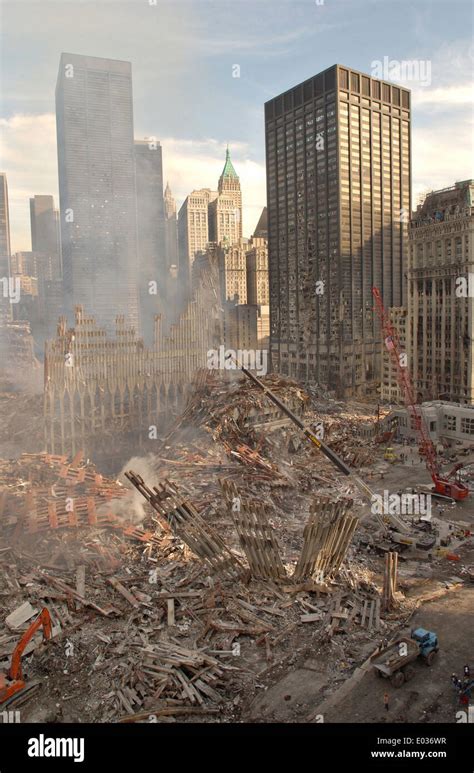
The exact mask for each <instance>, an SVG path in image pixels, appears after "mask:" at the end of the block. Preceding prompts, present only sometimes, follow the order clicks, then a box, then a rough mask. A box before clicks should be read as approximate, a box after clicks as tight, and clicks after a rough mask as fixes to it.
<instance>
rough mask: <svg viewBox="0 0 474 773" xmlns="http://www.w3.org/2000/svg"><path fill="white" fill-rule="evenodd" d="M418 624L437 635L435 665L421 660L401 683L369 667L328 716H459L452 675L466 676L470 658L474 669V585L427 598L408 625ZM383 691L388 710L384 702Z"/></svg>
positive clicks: (434, 718)
mask: <svg viewBox="0 0 474 773" xmlns="http://www.w3.org/2000/svg"><path fill="white" fill-rule="evenodd" d="M418 626H422V627H423V628H427V629H428V630H431V631H434V632H435V633H436V634H437V636H438V639H439V644H440V650H439V652H438V655H437V658H436V660H435V663H434V665H433V666H431V667H428V666H426V665H425V664H424V662H423V661H421V660H418V661H417V662H416V663H415V667H416V675H415V676H414V677H413V679H412V680H411V681H410V682H408V683H406V684H404V685H403V686H402V687H400V688H398V689H397V688H394V687H392V686H391V684H390V682H389V681H388V680H386V679H380V678H378V677H377V675H376V674H375V673H374V671H373V669H372V668H370V669H369V670H368V671H367V673H366V674H365V675H364V677H363V678H362V680H361V681H360V682H359V683H358V684H356V685H355V686H354V688H353V689H352V690H351V691H350V692H349V694H348V695H345V696H344V697H343V698H342V699H341V701H339V702H337V703H335V704H334V705H333V706H332V708H331V709H329V710H328V711H325V712H324V721H325V722H456V718H455V715H456V711H459V709H460V708H461V707H460V706H459V704H458V702H457V700H456V698H455V695H454V691H453V689H452V687H451V682H450V676H451V674H452V673H456V674H458V675H459V676H460V677H462V670H463V666H464V664H466V663H469V664H470V666H471V670H474V585H473V584H471V585H464V586H463V587H462V588H461V589H459V590H457V591H451V592H448V593H447V594H446V595H444V596H443V597H441V598H439V599H436V600H435V601H430V602H428V603H426V604H424V605H423V606H422V607H420V609H418V610H417V612H416V613H415V615H414V616H413V618H412V620H411V621H410V627H418ZM385 692H387V693H388V695H389V711H388V712H386V710H385V708H384V705H383V696H384V693H385ZM315 710H316V708H315Z"/></svg>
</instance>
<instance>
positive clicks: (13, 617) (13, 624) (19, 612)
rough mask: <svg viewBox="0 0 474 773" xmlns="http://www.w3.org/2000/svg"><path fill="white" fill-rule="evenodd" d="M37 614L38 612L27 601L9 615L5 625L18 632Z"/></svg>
mask: <svg viewBox="0 0 474 773" xmlns="http://www.w3.org/2000/svg"><path fill="white" fill-rule="evenodd" d="M37 613H38V610H37V609H34V607H32V606H31V604H30V602H29V601H25V603H24V604H21V605H20V606H19V607H17V608H16V609H15V610H13V612H10V614H9V615H7V617H6V618H5V623H6V624H7V625H8V627H9V628H11V629H12V630H14V631H16V630H17V629H18V628H21V627H22V625H23V624H24V623H26V621H27V620H30V619H31V618H32V617H33V616H34V615H36V614H37Z"/></svg>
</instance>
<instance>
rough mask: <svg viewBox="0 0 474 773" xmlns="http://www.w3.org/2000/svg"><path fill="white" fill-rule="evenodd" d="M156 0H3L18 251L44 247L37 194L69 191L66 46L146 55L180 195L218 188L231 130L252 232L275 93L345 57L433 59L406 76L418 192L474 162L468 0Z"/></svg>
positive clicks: (8, 148) (149, 95)
mask: <svg viewBox="0 0 474 773" xmlns="http://www.w3.org/2000/svg"><path fill="white" fill-rule="evenodd" d="M150 2H153V0H150V1H149V0H129V1H127V2H116V1H115V0H99V2H94V3H91V2H82V1H81V0H57V2H49V0H41V1H40V0H34V1H33V2H31V1H30V0H8V1H7V2H5V1H2V2H1V3H0V24H1V27H2V33H3V41H4V42H3V48H2V60H1V73H0V77H1V81H0V93H1V100H2V106H1V108H2V109H1V118H0V133H1V147H2V150H1V161H0V171H2V172H5V173H6V174H7V179H8V187H9V196H10V226H11V241H12V250H13V251H19V250H28V249H30V248H31V242H30V226H29V198H30V197H32V196H34V195H35V194H52V195H53V196H54V197H55V203H56V206H58V204H59V197H58V179H57V155H56V130H55V116H54V89H55V83H56V74H57V68H58V64H59V59H60V55H61V53H62V52H64V51H68V52H72V53H78V54H86V55H90V56H98V57H109V58H112V59H122V60H126V61H130V62H131V63H132V74H133V94H134V125H135V137H136V139H143V138H144V137H150V136H154V137H156V138H157V139H158V140H160V142H161V144H162V147H163V171H164V181H165V183H166V180H169V183H170V186H171V189H172V192H173V195H174V197H175V198H176V201H177V205H178V208H179V207H180V205H181V203H182V202H183V200H184V198H185V197H186V195H187V194H188V193H190V192H191V191H192V190H193V189H194V188H202V187H209V188H213V189H214V188H215V186H216V184H217V179H218V177H219V175H220V173H221V171H222V166H223V163H224V159H225V149H226V145H227V143H229V146H230V149H231V154H232V160H233V163H234V166H235V168H236V171H237V173H238V174H239V177H240V180H241V185H242V199H243V232H244V236H250V235H251V233H252V232H253V230H254V228H255V225H256V223H257V221H258V218H259V216H260V213H261V210H262V208H263V207H264V206H265V204H266V195H265V159H264V122H263V104H264V102H265V101H267V100H269V99H271V98H272V97H273V96H275V95H277V94H279V93H281V92H282V91H284V90H286V89H289V88H291V87H292V86H294V85H295V84H297V83H299V82H301V81H303V80H305V79H306V78H308V77H311V76H312V75H315V74H316V73H317V72H319V71H321V70H324V69H326V68H327V67H329V66H331V65H333V64H335V63H341V64H345V65H348V66H350V67H353V68H355V69H358V70H361V71H363V72H367V73H369V74H370V72H371V69H372V68H373V63H374V61H380V62H383V60H384V58H385V57H388V59H389V60H398V61H402V60H410V61H412V60H422V61H425V62H426V61H429V62H430V67H431V83H430V84H426V85H423V84H421V83H417V82H411V81H410V80H403V79H398V82H401V83H402V84H404V85H405V86H407V87H408V88H410V89H411V90H412V117H413V192H414V197H413V203H414V204H416V200H417V197H418V195H419V193H420V192H422V191H424V190H427V189H432V188H442V187H445V186H448V185H451V184H452V183H454V181H455V180H462V179H467V178H469V177H472V176H474V175H473V170H472V140H471V136H472V130H473V116H472V94H473V91H472V50H473V47H472V31H473V25H472V10H471V3H470V2H469V1H468V0H452V1H451V2H449V3H444V2H442V1H441V0H397V2H392V0H325V2H324V3H323V4H321V5H320V4H317V3H316V2H314V0H291V1H290V0H277V1H276V2H273V1H272V2H270V1H269V0H233V1H232V2H229V1H228V0H205V1H204V0H202V1H201V0H199V1H198V0H194V1H193V2H187V1H186V0H177V1H175V2H173V3H169V2H162V0H156V5H153V4H150ZM237 66H238V67H239V68H240V77H233V74H234V75H235V74H237V73H238V69H237ZM394 80H395V78H394Z"/></svg>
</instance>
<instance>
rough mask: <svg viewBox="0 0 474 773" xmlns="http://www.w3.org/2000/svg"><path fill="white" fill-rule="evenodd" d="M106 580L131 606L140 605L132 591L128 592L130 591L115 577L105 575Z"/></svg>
mask: <svg viewBox="0 0 474 773" xmlns="http://www.w3.org/2000/svg"><path fill="white" fill-rule="evenodd" d="M107 582H108V583H110V585H111V586H112V587H113V588H115V590H116V591H118V593H120V594H121V595H122V596H123V597H124V598H125V599H127V601H128V603H129V604H131V605H132V607H139V606H140V602H139V601H138V599H136V598H135V596H134V595H133V593H130V591H129V590H127V588H125V587H124V586H123V585H122V583H121V582H120V581H119V580H117V578H116V577H107Z"/></svg>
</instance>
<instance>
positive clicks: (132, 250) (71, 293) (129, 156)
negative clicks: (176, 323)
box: [56, 54, 139, 330]
mask: <svg viewBox="0 0 474 773" xmlns="http://www.w3.org/2000/svg"><path fill="white" fill-rule="evenodd" d="M56 122H57V139H58V166H59V195H60V210H61V215H60V220H61V241H62V253H63V275H64V286H65V294H66V302H67V305H68V307H69V309H71V308H72V307H73V306H74V305H76V304H83V305H84V307H85V311H86V313H88V314H94V316H95V317H96V319H97V321H98V323H99V324H100V325H102V326H105V327H106V328H108V329H109V330H113V329H114V327H115V326H114V321H115V317H116V315H117V314H124V315H125V318H126V320H127V321H128V322H130V323H131V324H133V325H135V326H136V327H138V323H139V311H138V253H137V210H136V190H135V155H134V140H133V105H132V68H131V64H130V63H129V62H122V61H117V60H113V59H99V58H96V57H89V56H79V55H76V54H62V55H61V61H60V65H59V73H58V81H57V87H56Z"/></svg>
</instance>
